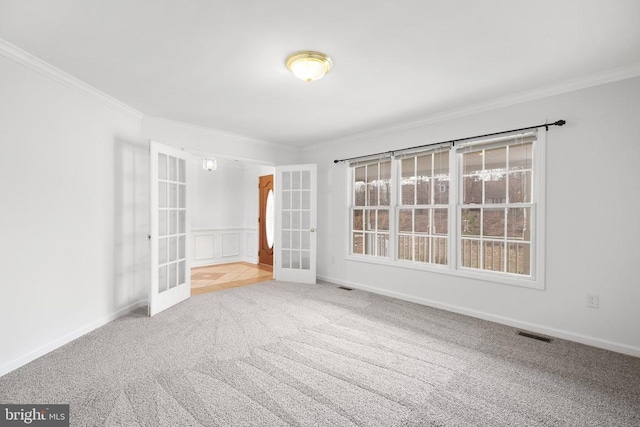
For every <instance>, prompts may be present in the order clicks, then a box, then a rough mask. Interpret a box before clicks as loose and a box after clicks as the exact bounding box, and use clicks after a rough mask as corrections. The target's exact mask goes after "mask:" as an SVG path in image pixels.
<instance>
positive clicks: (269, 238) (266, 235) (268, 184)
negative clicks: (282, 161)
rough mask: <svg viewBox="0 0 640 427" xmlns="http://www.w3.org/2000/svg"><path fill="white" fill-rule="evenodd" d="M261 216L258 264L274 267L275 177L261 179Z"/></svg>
mask: <svg viewBox="0 0 640 427" xmlns="http://www.w3.org/2000/svg"><path fill="white" fill-rule="evenodd" d="M258 187H259V188H260V196H259V197H260V198H259V203H260V215H259V217H258V235H259V242H258V263H259V264H261V265H269V266H273V243H274V242H273V240H274V236H275V216H274V214H275V200H274V194H273V175H265V176H261V177H260V182H259V184H258Z"/></svg>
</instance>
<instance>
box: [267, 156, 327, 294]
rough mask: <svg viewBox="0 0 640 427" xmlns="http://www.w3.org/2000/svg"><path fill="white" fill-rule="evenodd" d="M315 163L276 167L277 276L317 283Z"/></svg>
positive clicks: (283, 279) (277, 278) (275, 266)
mask: <svg viewBox="0 0 640 427" xmlns="http://www.w3.org/2000/svg"><path fill="white" fill-rule="evenodd" d="M316 175H317V170H316V165H314V164H313V165H294V166H277V167H276V177H275V184H276V192H275V194H276V236H277V240H276V251H275V252H276V253H275V255H276V259H275V262H274V264H275V265H274V276H275V279H276V280H282V281H287V282H300V283H316V246H317V233H316V203H317V191H316V180H317V177H316Z"/></svg>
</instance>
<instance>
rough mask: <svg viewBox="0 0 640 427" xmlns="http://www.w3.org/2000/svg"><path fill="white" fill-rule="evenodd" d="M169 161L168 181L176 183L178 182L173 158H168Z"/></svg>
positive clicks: (175, 161) (175, 162)
mask: <svg viewBox="0 0 640 427" xmlns="http://www.w3.org/2000/svg"><path fill="white" fill-rule="evenodd" d="M167 159H168V160H169V181H177V180H178V165H177V160H178V159H176V158H175V157H172V156H168V158H167Z"/></svg>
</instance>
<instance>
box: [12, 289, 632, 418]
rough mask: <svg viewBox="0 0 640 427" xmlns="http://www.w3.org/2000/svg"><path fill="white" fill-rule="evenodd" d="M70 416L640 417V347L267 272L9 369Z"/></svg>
mask: <svg viewBox="0 0 640 427" xmlns="http://www.w3.org/2000/svg"><path fill="white" fill-rule="evenodd" d="M0 402H2V403H49V404H52V403H69V404H70V405H71V421H72V425H74V426H76V425H78V426H80V425H87V426H101V425H130V426H137V425H140V426H153V427H157V426H183V425H185V426H186V425H190V426H191V425H193V426H198V425H203V426H240V425H246V426H285V425H298V426H355V425H357V426H423V425H424V426H426V425H441V426H592V425H593V426H638V425H640V359H638V358H633V357H629V356H623V355H620V354H615V353H611V352H608V351H604V350H599V349H595V348H590V347H586V346H582V345H579V344H575V343H570V342H567V341H562V340H554V341H553V342H552V343H545V342H540V341H536V340H532V339H529V338H524V337H520V336H517V335H516V331H515V330H514V329H512V328H509V327H506V326H501V325H497V324H493V323H490V322H485V321H482V320H478V319H474V318H470V317H466V316H461V315H457V314H453V313H448V312H445V311H441V310H436V309H432V308H429V307H424V306H420V305H416V304H412V303H408V302H404V301H399V300H395V299H392V298H386V297H382V296H378V295H374V294H370V293H367V292H362V291H358V290H354V291H344V290H340V289H338V288H337V287H336V286H335V285H331V284H319V285H302V284H294V283H283V282H275V281H271V282H266V283H262V284H258V285H253V286H245V287H241V288H235V289H229V290H225V291H220V292H215V293H212V294H205V295H201V296H197V297H193V298H191V299H190V300H188V301H185V302H183V303H181V304H179V305H178V306H176V307H174V308H172V309H170V310H168V311H166V312H164V313H161V314H159V315H158V316H156V317H154V318H147V317H145V316H144V311H139V312H135V313H132V314H131V315H128V316H125V317H123V318H120V319H118V320H116V321H114V322H112V323H110V324H109V325H107V326H104V327H102V328H100V329H98V330H96V331H94V332H92V333H90V334H88V335H86V336H84V337H82V338H80V339H78V340H76V341H74V342H72V343H70V344H68V345H66V346H64V347H62V348H60V349H58V350H56V351H54V352H52V353H50V354H48V355H46V356H44V357H42V358H40V359H38V360H36V361H34V362H32V363H30V364H29V365H27V366H24V367H22V368H20V369H18V370H17V371H14V372H12V373H10V374H8V375H5V376H4V377H2V378H0Z"/></svg>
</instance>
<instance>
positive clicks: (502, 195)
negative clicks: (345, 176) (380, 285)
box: [349, 132, 544, 287]
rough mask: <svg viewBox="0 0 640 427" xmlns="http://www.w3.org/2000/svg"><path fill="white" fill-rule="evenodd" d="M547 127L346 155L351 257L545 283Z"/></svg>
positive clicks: (528, 283) (536, 284)
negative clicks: (355, 157) (366, 156)
mask: <svg viewBox="0 0 640 427" xmlns="http://www.w3.org/2000/svg"><path fill="white" fill-rule="evenodd" d="M543 153H544V135H538V134H537V132H529V133H521V134H517V135H508V136H503V137H500V138H493V139H490V140H487V139H485V140H474V141H471V142H467V143H465V144H459V145H456V146H455V147H450V146H440V147H438V148H435V149H430V150H422V151H416V150H413V151H410V152H404V153H403V152H396V153H394V157H393V158H389V159H383V160H380V159H375V160H369V161H367V162H361V163H355V164H351V165H350V166H351V167H350V168H349V171H350V182H351V188H350V219H349V221H350V231H349V232H350V240H349V242H350V249H349V253H350V255H351V256H353V259H356V260H361V261H367V260H371V261H374V260H375V261H374V262H377V263H380V262H383V263H390V264H393V265H397V266H404V267H409V268H419V269H437V271H439V272H444V273H447V274H449V273H450V274H455V275H461V276H465V277H477V278H482V279H484V280H491V281H496V282H500V283H508V284H518V285H523V286H530V287H541V281H537V278H538V277H542V261H543V260H542V259H538V257H537V256H536V254H537V252H538V251H539V249H538V248H540V247H541V245H542V244H543V242H542V239H543V237H544V234H543V232H542V224H543V219H544V218H543V217H542V213H543V211H544V210H543V209H542V207H541V202H542V201H543V200H542V194H541V191H542V189H543V188H544V185H543V182H544V181H543V178H544V176H543V175H544V164H543V162H542V160H543V158H544V154H543Z"/></svg>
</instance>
